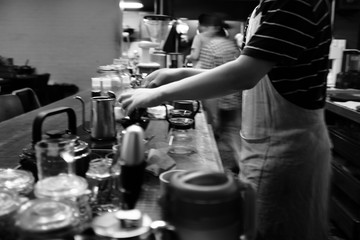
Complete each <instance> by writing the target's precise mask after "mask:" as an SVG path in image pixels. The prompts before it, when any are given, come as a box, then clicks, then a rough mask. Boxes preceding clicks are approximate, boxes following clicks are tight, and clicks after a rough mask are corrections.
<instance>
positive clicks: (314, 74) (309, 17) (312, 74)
mask: <svg viewBox="0 0 360 240" xmlns="http://www.w3.org/2000/svg"><path fill="white" fill-rule="evenodd" d="M257 13H258V14H260V13H261V14H262V18H261V25H260V26H259V28H258V30H257V31H256V33H255V34H254V35H253V36H252V38H251V39H250V41H249V42H248V44H247V45H246V46H245V48H244V50H243V52H242V54H245V55H248V56H251V57H255V58H260V59H264V60H268V61H273V62H276V65H275V67H274V68H273V69H272V70H271V71H270V72H269V73H268V76H269V78H270V80H271V82H272V84H273V86H274V88H275V89H276V90H277V91H278V92H279V93H280V94H281V95H282V96H283V97H284V98H285V99H287V100H288V101H290V102H292V103H294V104H296V105H298V106H300V107H303V108H306V109H318V108H322V107H323V106H324V104H325V97H326V79H327V73H328V55H329V46H330V43H331V37H332V36H331V16H330V6H329V3H328V1H327V0H265V1H263V2H262V3H261V4H260V5H259V6H258V8H257Z"/></svg>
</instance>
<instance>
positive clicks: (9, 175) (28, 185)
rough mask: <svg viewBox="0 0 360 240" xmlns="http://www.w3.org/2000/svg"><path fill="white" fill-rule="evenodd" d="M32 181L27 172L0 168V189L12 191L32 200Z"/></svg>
mask: <svg viewBox="0 0 360 240" xmlns="http://www.w3.org/2000/svg"><path fill="white" fill-rule="evenodd" d="M34 181H35V179H34V176H33V175H32V173H30V172H28V171H24V170H19V169H4V168H2V169H1V168H0V188H7V189H9V190H13V191H15V192H17V193H18V194H19V195H20V196H21V197H26V198H33V189H34Z"/></svg>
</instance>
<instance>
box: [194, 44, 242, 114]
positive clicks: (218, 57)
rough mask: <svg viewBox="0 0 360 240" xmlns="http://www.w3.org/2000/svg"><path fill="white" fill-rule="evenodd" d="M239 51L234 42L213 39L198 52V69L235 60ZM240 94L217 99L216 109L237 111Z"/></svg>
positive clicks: (239, 103)
mask: <svg viewBox="0 0 360 240" xmlns="http://www.w3.org/2000/svg"><path fill="white" fill-rule="evenodd" d="M239 55H240V50H239V48H238V47H237V45H236V43H235V41H233V40H230V39H228V38H225V37H214V38H213V39H210V40H209V42H208V43H206V44H205V45H204V46H203V47H202V48H201V51H200V57H199V62H198V67H199V68H203V69H211V68H215V67H217V66H220V65H222V64H224V63H227V62H230V61H233V60H235V59H236V58H237V57H238V56H239ZM241 100H242V92H241V91H239V92H236V93H232V94H229V95H225V96H222V97H220V98H218V107H219V108H220V109H224V110H233V109H239V108H240V107H241Z"/></svg>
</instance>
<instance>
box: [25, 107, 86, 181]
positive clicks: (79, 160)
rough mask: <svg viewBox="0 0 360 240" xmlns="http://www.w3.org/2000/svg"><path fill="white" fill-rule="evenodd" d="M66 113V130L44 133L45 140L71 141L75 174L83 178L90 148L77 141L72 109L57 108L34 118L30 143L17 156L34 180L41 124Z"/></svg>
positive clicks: (40, 138) (36, 171)
mask: <svg viewBox="0 0 360 240" xmlns="http://www.w3.org/2000/svg"><path fill="white" fill-rule="evenodd" d="M62 113H66V114H67V117H68V128H69V129H67V130H64V131H59V130H54V131H48V132H46V135H47V138H50V139H56V138H65V139H69V140H73V142H74V154H75V162H76V165H75V166H76V174H77V175H79V176H81V177H85V174H86V171H87V170H88V168H89V161H90V152H91V150H90V148H89V146H88V143H86V142H84V141H82V140H80V139H79V137H78V136H77V135H76V114H75V111H74V110H73V109H72V108H69V107H59V108H54V109H51V110H47V111H42V112H39V113H38V115H37V116H36V117H35V119H34V122H33V127H32V142H31V143H30V144H29V145H28V146H26V147H25V148H24V149H23V151H22V153H21V154H20V155H19V158H20V165H21V168H22V169H24V170H28V171H30V172H31V173H32V174H33V175H34V178H35V180H36V181H37V180H38V170H37V165H36V156H35V144H36V143H37V142H39V141H41V140H42V138H43V136H42V124H43V122H44V121H45V119H46V118H48V117H50V116H54V115H57V114H62Z"/></svg>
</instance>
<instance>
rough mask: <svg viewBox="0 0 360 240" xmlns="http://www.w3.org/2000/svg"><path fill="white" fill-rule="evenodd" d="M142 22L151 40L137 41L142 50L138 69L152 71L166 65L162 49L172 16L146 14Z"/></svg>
mask: <svg viewBox="0 0 360 240" xmlns="http://www.w3.org/2000/svg"><path fill="white" fill-rule="evenodd" d="M143 23H144V25H145V28H146V30H147V33H148V34H149V36H150V40H151V41H141V42H139V47H140V48H141V50H142V54H141V57H140V63H139V65H138V67H139V69H140V71H143V72H144V71H153V70H156V69H158V68H164V67H166V53H165V52H164V51H163V50H162V48H163V46H164V43H165V41H166V39H167V37H168V34H169V31H170V29H171V27H172V18H171V17H170V16H167V15H146V16H144V18H143Z"/></svg>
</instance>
